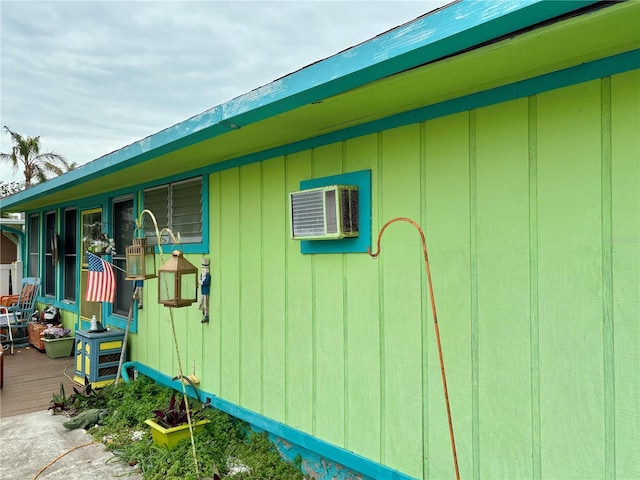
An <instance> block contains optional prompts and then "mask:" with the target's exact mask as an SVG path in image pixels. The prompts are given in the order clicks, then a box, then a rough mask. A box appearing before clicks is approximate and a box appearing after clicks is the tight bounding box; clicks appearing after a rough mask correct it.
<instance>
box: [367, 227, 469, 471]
mask: <svg viewBox="0 0 640 480" xmlns="http://www.w3.org/2000/svg"><path fill="white" fill-rule="evenodd" d="M401 221H402V222H408V223H410V224H411V225H413V226H414V227H416V229H417V230H418V233H420V239H421V240H422V253H423V254H424V263H425V269H426V271H427V284H428V287H429V297H430V299H431V313H432V314H433V326H434V328H435V333H436V342H437V344H438V357H439V358H440V371H441V372H442V386H443V388H444V401H445V404H446V407H447V419H448V421H449V437H450V438H451V451H452V453H453V465H454V467H455V471H456V479H457V480H460V472H459V470H458V456H457V454H456V440H455V437H454V435H453V422H452V421H451V408H450V407H449V392H448V390H447V376H446V374H445V372H444V359H443V357H442V345H441V344H440V330H439V328H438V315H437V313H436V302H435V299H434V296H433V284H432V282H431V269H430V268H429V256H428V255H427V242H426V240H425V237H424V232H423V231H422V228H420V225H418V224H417V223H416V222H414V221H413V220H411V219H410V218H406V217H396V218H392V219H391V220H389V221H388V222H387V223H385V224H384V225H383V226H382V228H381V229H380V233H379V234H378V243H377V247H376V248H377V250H376V253H372V252H371V248H367V252H368V253H369V255H370V256H371V257H372V258H377V257H378V255H380V240H381V239H382V234H383V233H384V231H385V230H386V229H387V227H388V226H389V225H391V224H392V223H394V222H401Z"/></svg>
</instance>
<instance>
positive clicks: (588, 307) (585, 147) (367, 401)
mask: <svg viewBox="0 0 640 480" xmlns="http://www.w3.org/2000/svg"><path fill="white" fill-rule="evenodd" d="M633 99H637V100H638V101H632V100H633ZM639 105H640V73H639V72H638V71H633V72H630V73H625V74H621V75H617V76H614V77H611V78H605V79H602V80H597V81H590V82H587V83H583V84H579V85H575V86H572V87H567V88H562V89H558V90H554V91H550V92H547V93H543V94H539V95H537V96H533V97H530V98H524V99H519V100H514V101H510V102H507V103H502V104H497V105H493V106H490V107H485V108H481V109H477V110H473V111H468V112H463V113H459V114H455V115H450V116H447V117H443V118H437V119H434V120H430V121H427V122H423V123H419V124H414V125H409V126H404V127H400V128H396V129H391V130H386V131H383V132H380V133H377V134H371V135H367V136H363V137H359V138H355V139H352V140H347V141H344V142H340V143H335V144H331V145H326V146H323V147H319V148H315V149H313V150H308V151H303V152H299V153H295V154H291V155H287V156H286V157H278V158H274V159H271V160H268V161H265V162H262V163H260V164H252V165H247V166H242V167H238V168H233V169H230V170H226V171H222V172H218V173H214V174H212V175H210V177H209V182H210V184H209V187H210V209H209V215H210V218H209V224H210V225H211V232H210V234H211V236H210V238H211V245H210V254H209V255H208V257H209V258H210V259H211V273H212V286H211V297H210V302H211V307H210V312H211V321H210V323H209V324H204V325H203V324H201V323H200V318H201V315H200V312H197V311H196V310H195V308H194V307H192V308H191V309H181V310H179V311H178V310H176V326H177V331H178V338H179V342H181V348H182V350H181V355H182V362H183V369H185V370H190V369H191V363H192V361H195V363H196V373H197V374H198V375H199V376H200V378H201V380H202V384H201V387H202V388H203V389H204V390H206V391H209V392H212V393H214V394H217V395H220V396H221V397H223V398H225V399H227V400H229V401H231V402H234V403H237V404H239V405H241V406H243V407H246V408H248V409H250V410H253V411H256V412H258V413H261V414H263V415H265V416H267V417H270V418H272V419H274V420H276V421H279V422H283V423H286V424H287V425H290V426H292V427H295V428H298V429H300V430H303V431H305V432H308V433H311V434H313V435H315V436H317V437H319V438H321V439H323V440H326V441H328V442H330V443H333V444H335V445H338V446H340V447H344V448H345V449H347V450H351V451H354V452H355V453H357V454H360V455H362V456H364V457H367V458H370V459H372V460H374V461H378V462H381V463H383V464H385V465H388V466H390V467H392V468H395V469H398V470H400V471H402V472H404V473H406V474H408V475H411V476H414V477H416V478H451V477H452V476H453V465H452V455H451V449H450V446H449V432H448V427H447V420H446V412H445V406H444V400H443V393H442V382H441V378H440V367H439V363H438V356H437V350H436V346H435V338H434V333H433V323H432V318H431V307H430V305H429V301H428V300H427V298H428V295H427V290H426V284H425V281H426V279H425V273H424V264H423V261H422V251H421V247H420V238H419V236H418V234H417V232H416V231H415V229H414V228H413V227H412V226H410V225H409V224H406V223H397V224H394V225H392V226H391V227H390V228H389V229H388V230H387V231H386V232H385V235H384V237H383V239H382V252H381V255H380V257H379V258H378V259H377V260H372V259H371V258H369V256H367V255H366V254H326V255H302V254H301V253H300V249H299V244H298V243H297V242H295V241H292V240H290V239H289V228H288V224H287V216H288V207H287V203H286V194H287V192H289V191H294V190H297V189H298V187H299V183H300V181H303V180H307V179H309V178H318V177H323V176H329V175H336V174H340V173H346V172H352V171H358V170H362V169H371V171H372V202H373V204H372V222H373V232H374V235H373V238H372V242H375V237H376V236H377V232H378V231H379V229H380V227H381V226H382V225H383V224H384V222H386V221H387V220H389V219H391V218H393V217H396V216H404V217H410V218H412V219H414V220H416V221H418V222H419V223H420V224H421V225H422V226H423V227H424V230H425V233H426V238H427V246H428V248H429V257H430V263H431V269H432V274H433V281H434V288H435V299H436V305H437V308H438V317H439V325H440V333H441V337H442V346H443V350H444V358H445V364H446V368H447V379H448V386H449V396H450V401H451V408H452V415H453V422H454V429H455V435H456V442H457V449H458V459H459V464H460V471H461V476H462V478H466V479H469V478H476V479H478V478H547V479H552V478H553V479H555V478H563V479H584V478H638V477H640V453H639V452H638V449H637V445H638V444H640V427H639V422H640V420H639V417H638V412H639V411H640V382H638V371H640V349H639V348H638V345H640V323H639V322H638V318H639V312H640V277H639V275H640V274H639V272H640V246H639V238H640V160H639V159H640V142H638V132H639V131H640V107H639ZM188 257H189V259H190V260H191V261H192V263H194V264H196V265H199V261H200V259H199V256H198V255H189V256H188ZM156 285H157V283H156V280H149V281H147V282H146V286H145V301H146V302H145V307H144V310H143V312H144V313H142V314H141V317H140V318H141V320H140V321H139V334H138V335H136V336H135V337H134V338H133V339H132V343H133V352H134V356H135V358H136V359H137V360H139V361H141V362H142V363H145V364H148V365H150V366H151V367H153V368H157V369H159V370H161V371H163V372H165V373H168V374H175V373H176V369H177V365H176V361H175V354H174V352H173V347H172V339H171V336H170V325H169V321H168V310H166V309H164V308H163V307H160V306H157V305H156V304H155V302H154V301H153V299H154V296H155V295H156V294H155V290H154V289H155V288H156Z"/></svg>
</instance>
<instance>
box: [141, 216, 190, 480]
mask: <svg viewBox="0 0 640 480" xmlns="http://www.w3.org/2000/svg"><path fill="white" fill-rule="evenodd" d="M145 213H146V214H147V215H149V216H150V217H151V220H152V221H153V226H154V228H155V232H156V239H157V240H158V251H159V252H160V261H161V262H162V263H163V264H164V255H163V253H162V234H163V233H167V235H169V237H170V238H171V240H172V241H173V244H174V245H180V243H181V242H180V232H178V233H177V237H176V235H174V233H173V232H172V231H171V229H170V228H169V227H165V228H163V229H162V230H160V229H159V228H158V222H157V220H156V216H155V215H154V214H153V212H152V211H151V210H148V209H144V210H142V211H141V212H140V215H138V218H136V220H135V224H136V230H142V215H143V214H145ZM158 282H160V278H158ZM164 288H165V292H166V293H167V296H168V294H169V286H168V285H167V282H166V279H165V282H164ZM169 319H170V320H171V334H172V336H173V345H174V347H175V349H176V359H177V361H178V378H184V376H183V374H182V360H181V359H180V348H179V347H178V337H177V335H176V327H175V322H174V319H173V307H169ZM180 384H181V386H182V396H183V398H184V401H185V407H186V411H187V423H188V425H189V436H190V438H191V454H192V456H193V463H194V466H195V473H196V477H197V478H199V477H200V474H199V472H198V458H197V455H196V444H195V441H194V438H193V425H192V419H191V411H190V409H189V398H188V396H187V387H186V385H185V383H184V382H180ZM196 393H197V391H196Z"/></svg>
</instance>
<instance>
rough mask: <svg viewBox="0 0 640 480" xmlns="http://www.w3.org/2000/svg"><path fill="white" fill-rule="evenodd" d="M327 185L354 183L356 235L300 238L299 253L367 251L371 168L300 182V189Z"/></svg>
mask: <svg viewBox="0 0 640 480" xmlns="http://www.w3.org/2000/svg"><path fill="white" fill-rule="evenodd" d="M327 185H356V186H357V187H358V198H359V203H360V205H359V208H358V224H359V232H358V236H357V237H353V238H343V239H341V240H302V241H301V242H300V253H303V254H308V253H367V249H368V248H369V247H371V170H360V171H358V172H351V173H343V174H340V175H333V176H330V177H322V178H314V179H310V180H303V181H302V182H300V188H301V189H302V190H306V189H309V188H316V187H326V186H327Z"/></svg>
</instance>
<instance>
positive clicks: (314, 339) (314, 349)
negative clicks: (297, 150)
mask: <svg viewBox="0 0 640 480" xmlns="http://www.w3.org/2000/svg"><path fill="white" fill-rule="evenodd" d="M315 162H316V149H312V150H311V178H315V170H316V168H315V167H316V163H315ZM316 258H317V255H311V379H312V380H311V433H312V434H313V435H315V434H316V431H317V430H316V412H317V410H318V358H317V355H318V345H317V343H318V336H317V326H316V308H317V304H316V293H317V292H316V287H317V282H316V273H317V271H316Z"/></svg>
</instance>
